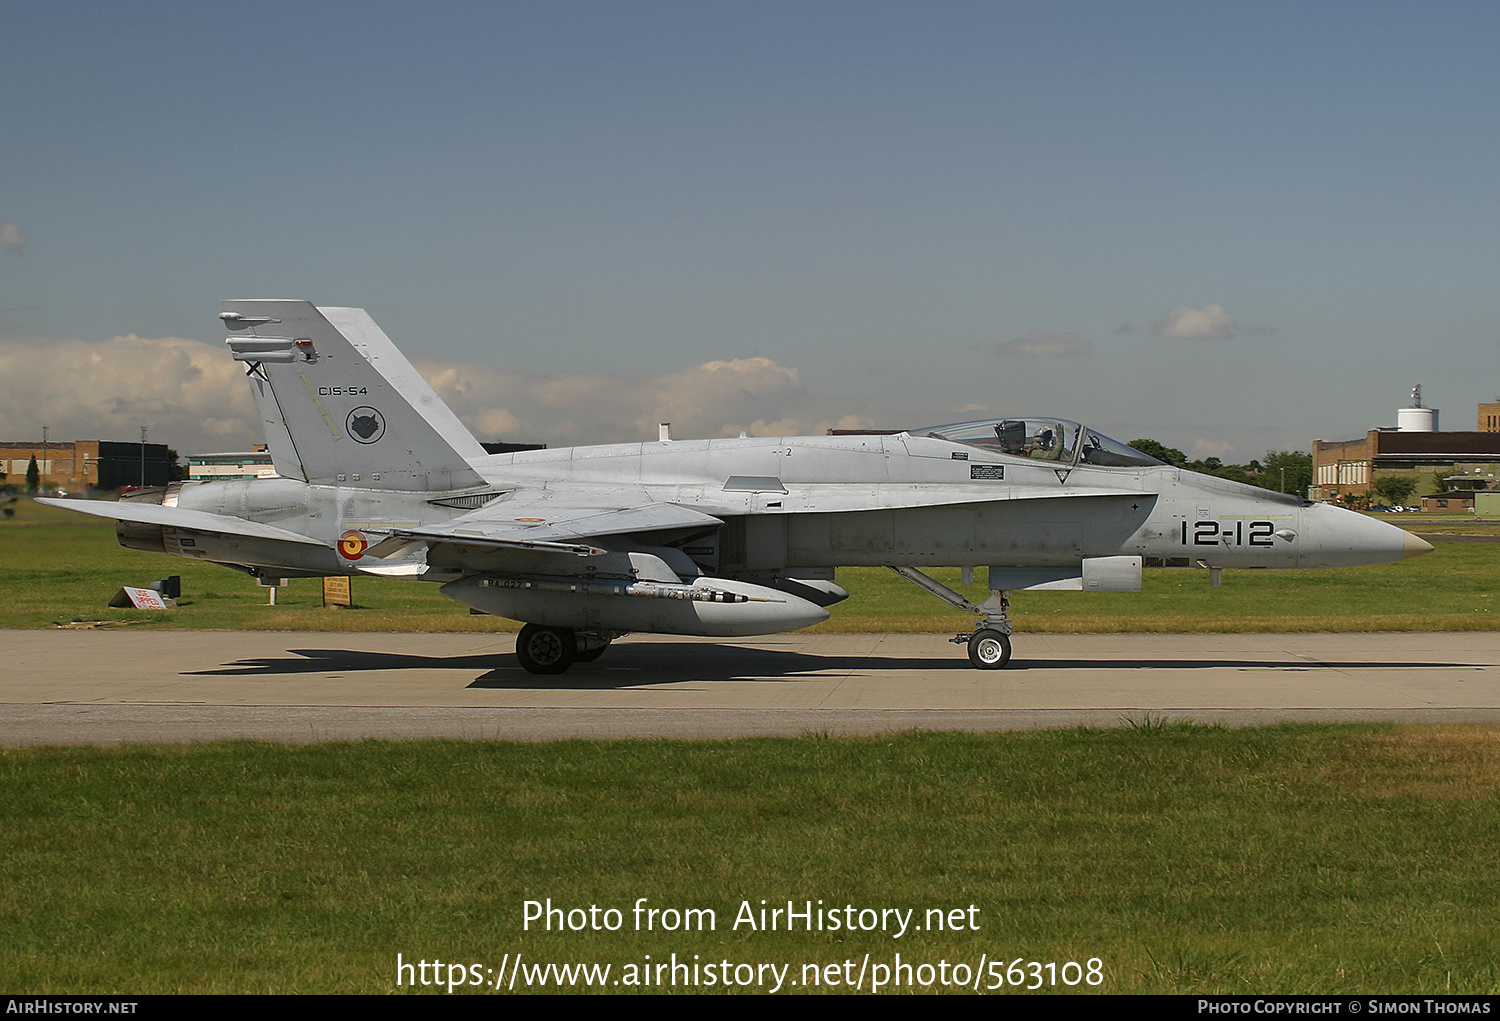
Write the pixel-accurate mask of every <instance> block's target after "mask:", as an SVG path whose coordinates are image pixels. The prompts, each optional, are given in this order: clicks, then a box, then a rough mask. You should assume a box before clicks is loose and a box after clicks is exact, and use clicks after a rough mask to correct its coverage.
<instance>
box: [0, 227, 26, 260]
mask: <svg viewBox="0 0 1500 1021" xmlns="http://www.w3.org/2000/svg"><path fill="white" fill-rule="evenodd" d="M27 240H28V239H27V237H26V235H25V234H23V233H21V225H20V224H18V223H17V222H16V221H14V220H6V221H5V222H3V223H0V246H3V247H5V248H9V249H10V250H11V251H12V252H24V251H25V250H26V242H27Z"/></svg>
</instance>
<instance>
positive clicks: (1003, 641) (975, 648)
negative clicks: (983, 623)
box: [969, 628, 1010, 670]
mask: <svg viewBox="0 0 1500 1021" xmlns="http://www.w3.org/2000/svg"><path fill="white" fill-rule="evenodd" d="M969 662H970V663H972V664H974V665H975V666H976V667H978V668H979V669H980V670H999V669H1000V668H1001V667H1003V666H1005V664H1007V663H1009V662H1010V635H1008V634H1006V633H1005V632H1003V631H997V630H995V629H994V628H980V629H979V630H978V631H975V632H974V633H973V634H972V635H970V636H969Z"/></svg>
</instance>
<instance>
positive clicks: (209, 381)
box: [0, 334, 259, 453]
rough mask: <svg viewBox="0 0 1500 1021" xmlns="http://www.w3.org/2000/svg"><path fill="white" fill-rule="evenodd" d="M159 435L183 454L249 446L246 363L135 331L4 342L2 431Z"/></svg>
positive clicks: (0, 350)
mask: <svg viewBox="0 0 1500 1021" xmlns="http://www.w3.org/2000/svg"><path fill="white" fill-rule="evenodd" d="M143 424H144V425H146V426H148V427H149V428H150V431H151V435H150V439H151V441H152V442H155V443H167V444H169V445H171V446H174V447H176V448H177V449H178V450H180V451H182V452H183V453H187V452H188V450H189V449H190V450H192V451H194V452H199V453H208V452H211V451H214V450H233V449H241V450H244V449H248V445H249V443H250V442H251V438H252V436H254V437H255V440H256V441H257V442H258V441H259V437H258V436H256V435H255V434H256V432H258V430H257V429H256V418H255V408H254V404H253V403H252V401H251V400H250V390H249V388H248V387H247V386H246V385H245V381H244V379H243V378H242V368H241V367H240V366H238V365H236V364H235V363H234V362H233V361H232V360H231V359H230V358H229V355H228V353H227V352H226V351H225V350H224V349H223V348H222V347H219V346H217V345H213V344H205V343H203V342H202V341H197V340H185V339H183V338H180V337H164V338H160V339H155V340H148V339H145V338H142V337H137V336H135V335H134V334H131V335H129V336H124V337H115V338H113V339H111V340H105V341H99V342H97V343H85V342H83V341H81V340H33V341H3V342H0V436H4V437H5V438H6V439H14V440H29V439H34V438H37V437H40V436H41V434H42V426H43V425H46V426H49V427H50V431H51V435H53V436H55V437H57V438H59V439H78V440H91V439H105V440H139V439H140V427H141V426H142V425H143Z"/></svg>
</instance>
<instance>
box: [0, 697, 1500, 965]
mask: <svg viewBox="0 0 1500 1021" xmlns="http://www.w3.org/2000/svg"><path fill="white" fill-rule="evenodd" d="M1497 781H1500V743H1497V732H1496V731H1495V730H1494V729H1493V728H1478V727H1441V728H1439V727H1393V726H1378V725H1361V726H1283V727H1279V728H1269V729H1256V730H1239V731H1230V730H1225V729H1220V728H1207V727H1189V726H1176V725H1162V724H1161V721H1141V722H1140V723H1139V725H1138V726H1136V727H1134V728H1122V729H1119V730H1114V731H1098V730H1092V731H1091V730H1075V731H1063V732H1039V733H1017V734H1005V735H963V734H953V735H935V734H906V735H893V736H887V737H881V738H860V739H828V738H818V737H807V738H802V739H794V740H744V741H732V742H719V743H709V742H696V743H694V742H689V743H673V742H660V741H632V742H612V743H601V742H568V743H560V744H551V745H518V744H501V743H477V742H476V743H456V742H414V743H407V744H393V743H378V742H365V743H359V744H340V745H324V746H312V747H301V748H285V747H276V746H268V745H250V744H217V745H197V746H175V747H164V748H123V749H113V750H104V749H26V750H11V751H4V752H0V868H3V874H4V876H5V883H4V884H3V885H0V987H4V988H7V989H11V990H16V991H24V992H26V993H30V994H38V993H64V992H83V991H98V990H110V991H115V992H121V993H151V992H241V991H244V992H364V993H379V992H386V991H391V990H393V989H394V988H395V982H396V976H395V961H396V955H397V953H398V952H399V953H401V954H402V955H403V957H404V958H405V959H406V960H420V959H428V960H430V959H433V958H441V959H442V960H444V961H457V962H465V963H480V964H484V965H488V966H495V967H498V966H499V964H500V962H501V959H502V957H503V955H505V954H507V953H510V954H514V953H517V952H520V953H522V954H524V955H525V958H526V960H528V961H533V962H545V961H557V962H561V963H568V962H572V961H593V962H600V963H606V962H607V963H611V964H612V965H613V966H614V967H615V968H616V969H618V968H620V967H621V966H622V965H624V964H626V963H629V962H635V963H637V964H639V963H640V962H642V961H643V960H644V955H646V954H650V955H651V958H652V960H653V961H661V960H662V959H664V958H666V957H668V956H669V955H670V954H672V953H674V952H675V953H676V954H677V955H678V957H679V959H682V958H689V959H690V958H691V956H692V955H694V954H698V955H700V956H701V958H702V959H703V960H704V961H708V960H713V961H718V960H721V959H728V960H730V961H731V962H767V961H769V962H777V963H790V964H792V965H793V970H792V975H793V976H797V975H798V974H799V969H800V966H801V965H802V964H803V963H819V964H830V963H835V962H842V961H844V960H846V959H853V960H854V961H856V962H859V961H860V960H861V959H862V957H863V955H864V954H865V953H867V952H868V953H869V954H871V955H872V960H874V961H876V962H880V961H886V962H889V961H891V960H893V959H894V955H895V954H896V953H898V952H899V953H900V954H901V955H902V959H903V960H904V961H907V962H914V963H923V962H928V963H933V964H936V963H937V962H938V961H939V960H943V959H946V960H947V961H948V962H950V964H951V963H953V962H958V961H967V962H977V961H978V960H979V958H980V955H981V954H987V955H988V956H989V958H991V959H995V958H999V959H1002V960H1004V961H1007V962H1008V961H1011V960H1013V959H1015V958H1018V957H1019V958H1024V959H1026V960H1027V961H1030V960H1037V961H1042V962H1047V961H1055V962H1063V961H1068V960H1078V961H1085V960H1087V959H1088V958H1094V957H1097V958H1099V959H1101V961H1102V962H1103V968H1104V975H1105V982H1104V984H1103V985H1102V986H1101V987H1100V988H1101V989H1102V991H1106V992H1169V993H1208V992H1221V993H1249V992H1285V993H1307V992H1319V993H1338V992H1346V993H1347V992H1371V993H1374V992H1408V993H1413V992H1434V993H1442V992H1454V993H1489V994H1493V993H1495V992H1497V991H1500V964H1497V961H1500V928H1497V927H1496V926H1495V924H1494V919H1495V917H1496V915H1497V912H1500V875H1497V865H1496V861H1495V856H1494V855H1493V853H1491V851H1492V849H1493V848H1494V847H1495V846H1496V845H1497V840H1500V814H1497V807H1500V806H1497V795H1496V791H1497V789H1500V785H1497ZM549 897H550V898H551V899H552V901H553V903H554V904H556V905H560V906H563V907H583V908H587V907H589V906H590V905H594V904H597V905H599V906H600V907H601V908H607V907H614V908H618V909H621V910H622V911H623V912H624V913H625V919H626V925H625V929H624V930H623V931H620V932H598V933H596V932H566V933H559V932H553V933H550V934H548V933H545V932H537V931H532V932H529V933H528V932H524V931H523V930H522V905H523V902H524V901H526V900H528V899H537V900H544V899H546V898H549ZM640 897H646V898H649V903H650V904H651V905H652V906H656V907H678V908H687V907H696V908H712V909H714V910H715V911H716V912H717V914H718V919H719V925H718V928H717V929H716V930H715V931H713V932H703V933H696V932H695V933H682V932H679V933H662V932H654V933H646V932H640V933H638V932H634V931H631V928H632V927H631V925H630V922H629V919H630V914H629V908H630V907H631V906H632V905H633V904H634V903H635V902H636V899H637V898H640ZM762 898H764V899H766V900H767V901H768V902H771V903H772V904H774V903H776V902H778V901H780V902H785V901H786V900H787V899H791V900H794V901H798V902H802V901H805V900H809V899H811V900H813V901H817V900H818V899H822V900H823V901H824V904H825V905H826V906H842V905H844V904H853V905H855V906H856V907H897V908H902V909H906V908H915V909H917V912H918V917H920V916H921V915H922V913H923V912H924V911H925V910H927V909H929V908H945V909H947V908H967V907H968V906H969V905H970V904H973V905H976V906H977V907H978V908H979V914H978V916H977V918H978V921H979V924H980V929H979V931H977V932H969V931H965V932H914V933H909V934H908V935H907V936H905V937H903V938H902V939H900V940H895V939H892V938H890V937H889V936H881V935H878V934H866V933H854V934H846V933H842V932H840V933H830V932H822V933H816V932H814V933H804V932H797V933H792V934H788V933H785V932H777V933H769V932H749V931H746V930H745V929H744V928H743V927H742V928H741V930H740V931H738V932H736V931H733V930H732V929H731V928H730V926H731V924H732V921H733V918H734V916H735V913H736V910H737V908H738V906H739V903H740V901H741V899H747V900H750V901H751V903H752V905H753V906H755V907H757V908H758V907H759V901H760V900H761V899H762ZM615 974H616V975H618V974H619V972H618V970H616V971H615Z"/></svg>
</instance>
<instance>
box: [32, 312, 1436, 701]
mask: <svg viewBox="0 0 1500 1021" xmlns="http://www.w3.org/2000/svg"><path fill="white" fill-rule="evenodd" d="M219 318H220V319H221V320H223V323H224V325H225V326H226V327H227V328H228V333H229V337H228V339H227V341H226V343H227V345H228V348H229V353H230V355H231V356H232V357H233V358H234V359H235V360H236V361H238V362H241V363H243V364H244V366H245V373H246V377H247V380H248V382H249V385H250V388H251V391H252V393H253V395H254V398H255V404H256V408H257V409H258V412H259V414H260V417H261V419H262V420H263V423H264V425H265V430H266V439H267V441H268V444H269V448H270V451H271V455H272V459H273V462H274V464H275V467H276V470H277V472H278V473H279V475H280V476H281V477H280V478H266V479H249V480H235V481H222V482H180V483H173V484H172V485H170V486H166V487H157V488H153V489H148V490H142V491H139V492H136V493H133V494H130V495H128V496H127V497H126V498H124V499H122V500H121V501H120V502H118V503H99V502H91V501H83V500H47V501H44V502H46V503H51V504H53V505H55V506H60V507H68V508H72V509H74V510H78V511H82V512H84V513H87V514H96V515H100V516H103V517H112V518H115V519H116V521H117V530H118V533H119V538H120V542H121V544H123V545H124V546H127V547H129V548H131V549H140V550H151V551H156V552H162V553H170V554H173V555H176V556H182V557H189V558H192V559H195V560H203V561H209V562H212V563H217V564H222V565H225V566H227V567H233V568H236V569H239V570H242V571H245V572H247V573H249V574H251V575H254V576H257V577H261V578H267V579H270V578H292V577H318V576H327V575H360V574H369V575H378V576H385V577H409V578H420V579H423V580H426V581H432V582H435V583H438V584H441V585H442V591H443V593H444V594H446V595H448V596H449V597H451V598H453V599H454V600H456V601H457V602H459V603H462V604H464V605H465V606H468V607H471V608H472V609H474V610H477V611H480V612H483V613H488V614H495V615H498V616H501V617H508V618H511V619H513V620H517V621H521V622H523V623H524V625H525V626H524V627H523V628H522V629H521V633H520V635H519V637H518V639H517V643H516V654H517V656H518V657H519V659H520V662H521V665H522V666H523V667H525V668H526V669H527V670H529V671H531V672H532V673H537V674H556V673H561V672H563V671H565V670H567V669H568V668H569V667H570V666H572V665H573V664H574V663H576V662H580V661H582V662H587V661H590V660H593V659H596V658H598V657H599V656H600V655H601V654H603V653H604V651H605V650H606V649H607V648H608V646H609V644H610V643H611V642H612V641H614V640H615V639H617V638H619V637H621V636H622V635H625V634H627V633H630V632H648V633H655V634H672V635H704V636H715V637H738V636H748V635H762V634H773V633H777V632H781V631H791V630H794V629H797V628H802V627H807V626H809V625H812V624H817V623H819V622H820V621H823V620H825V619H827V618H828V616H829V614H828V610H827V609H826V607H827V606H829V605H831V604H833V603H835V602H837V601H839V600H840V599H843V598H845V597H846V596H847V593H846V592H845V591H844V590H843V589H842V588H840V587H839V586H838V585H837V584H836V583H835V580H834V577H835V576H834V571H835V569H836V568H838V567H889V568H891V569H893V570H895V571H898V572H899V573H901V574H902V575H904V576H905V577H907V578H909V579H910V580H912V581H913V582H915V583H917V584H919V585H921V586H922V587H923V588H925V589H926V590H927V591H929V592H931V593H933V594H934V595H936V596H938V597H939V598H942V599H944V600H946V601H947V602H949V603H950V604H952V605H954V606H955V607H958V608H960V609H962V610H965V611H969V612H972V613H973V614H974V615H975V619H974V625H973V627H972V628H971V629H969V630H967V631H965V632H963V633H960V634H958V635H956V636H955V638H954V639H953V640H954V641H955V642H957V643H962V644H964V645H966V646H967V647H968V654H969V660H970V662H971V663H972V664H973V665H974V666H976V667H978V668H980V669H997V668H1000V667H1003V666H1005V665H1006V663H1007V662H1009V660H1010V656H1011V622H1010V619H1009V612H1008V611H1009V599H1010V594H1011V593H1012V592H1014V591H1016V590H1021V589H1074V590H1080V591H1100V592H1104V591H1114V592H1125V591H1132V592H1133V591H1139V590H1140V587H1141V572H1142V569H1143V568H1144V567H1185V568H1188V567H1194V568H1206V569H1207V570H1208V572H1209V573H1210V577H1211V578H1212V583H1214V584H1217V582H1218V579H1219V574H1220V572H1221V571H1222V570H1223V569H1224V568H1312V567H1346V566H1352V565H1359V564H1379V563H1385V562H1388V561H1395V560H1400V559H1402V558H1404V557H1410V556H1415V555H1418V554H1421V553H1426V552H1428V551H1429V550H1431V549H1432V547H1431V546H1429V545H1428V544H1427V543H1426V542H1423V541H1422V540H1421V539H1418V538H1417V537H1416V536H1413V535H1411V534H1410V533H1408V532H1406V531H1404V530H1402V529H1400V528H1397V527H1395V526H1393V525H1389V524H1386V523H1384V522H1380V521H1376V520H1374V519H1371V518H1368V517H1365V516H1363V515H1360V514H1355V513H1353V512H1351V511H1347V510H1342V509H1340V508H1336V507H1332V506H1327V505H1323V504H1315V503H1311V502H1309V501H1308V500H1305V499H1302V498H1301V497H1297V496H1288V495H1282V494H1278V493H1272V492H1270V491H1267V490H1263V489H1258V488H1255V487H1253V486H1246V485H1241V484H1238V483H1235V482H1230V481H1227V480H1224V479H1219V478H1213V477H1210V476H1205V475H1198V474H1195V473H1193V472H1189V471H1184V470H1183V469H1181V468H1177V467H1173V466H1171V465H1167V464H1163V463H1161V462H1160V461H1157V460H1155V459H1153V458H1151V457H1149V456H1147V455H1146V454H1143V453H1141V452H1140V451H1138V450H1135V449H1134V448H1132V447H1129V446H1127V445H1125V444H1123V443H1120V442H1117V441H1115V440H1112V439H1110V438H1109V437H1107V436H1104V435H1102V434H1101V433H1099V432H1098V431H1096V430H1095V429H1092V428H1089V427H1088V426H1085V425H1080V424H1078V423H1076V422H1073V421H1071V420H1067V419H1061V418H1050V417H1035V416H1031V417H1028V416H1017V417H1006V418H995V419H988V420H985V421H978V422H961V423H956V424H948V425H938V426H931V427H926V428H917V429H909V430H905V431H901V432H895V433H868V434H845V435H829V436H797V437H740V438H737V439H728V438H722V439H673V438H671V437H670V436H669V435H668V434H667V431H666V430H665V429H664V430H663V432H662V436H661V437H660V438H659V439H658V440H657V441H654V442H644V443H624V444H611V445H607V446H586V447H571V448H559V449H542V450H529V451H518V452H514V453H505V454H488V453H486V451H485V449H484V448H483V447H482V446H481V445H480V443H479V442H478V441H477V440H475V439H474V437H473V436H472V435H471V434H470V433H469V431H468V430H467V429H465V428H464V426H463V425H462V424H461V423H460V422H459V420H458V418H457V417H456V416H455V415H454V414H453V412H452V411H451V410H450V409H449V408H448V407H447V406H446V405H445V404H444V403H443V402H442V401H441V400H440V399H439V398H438V396H437V395H436V394H435V393H434V392H433V390H432V388H431V387H430V386H428V384H427V383H426V381H425V380H423V379H422V377H421V376H420V375H419V374H418V373H417V371H416V370H415V369H414V368H413V367H412V365H411V363H410V362H408V361H407V360H406V359H405V358H404V357H403V356H402V355H401V353H400V352H399V351H398V350H397V349H396V346H395V345H394V344H392V343H391V341H390V339H389V338H387V337H386V335H385V334H384V333H383V332H381V330H380V328H379V327H378V326H376V325H375V323H374V321H373V320H372V319H371V318H370V317H369V316H368V315H367V314H366V313H365V311H364V310H363V309H357V308H319V307H315V306H313V305H312V304H311V303H310V302H306V301H262V300H247V301H226V302H224V304H223V312H222V314H221V315H220V317H219ZM931 566H948V567H955V566H956V567H959V568H962V570H963V575H964V578H965V583H968V582H969V580H970V579H971V578H972V577H973V571H974V569H975V568H980V569H983V570H984V571H985V572H986V573H987V576H988V587H989V590H990V596H989V598H988V599H987V600H985V601H984V602H982V603H978V604H975V603H972V602H970V601H969V600H968V599H966V598H965V597H964V596H963V595H961V594H960V593H958V592H956V591H953V590H952V589H950V588H948V587H947V586H944V585H942V584H940V583H939V582H937V581H936V580H934V579H932V578H931V577H929V576H928V575H926V574H924V573H923V572H922V571H921V570H920V569H921V568H923V567H931Z"/></svg>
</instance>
